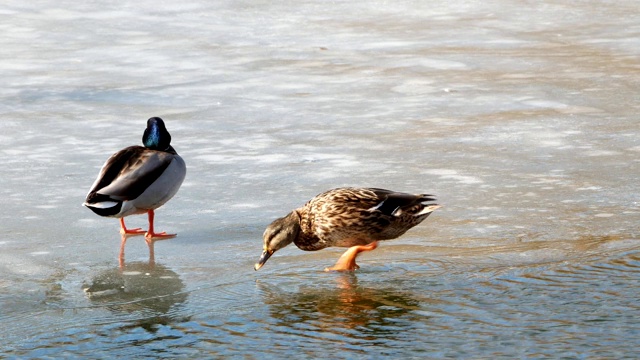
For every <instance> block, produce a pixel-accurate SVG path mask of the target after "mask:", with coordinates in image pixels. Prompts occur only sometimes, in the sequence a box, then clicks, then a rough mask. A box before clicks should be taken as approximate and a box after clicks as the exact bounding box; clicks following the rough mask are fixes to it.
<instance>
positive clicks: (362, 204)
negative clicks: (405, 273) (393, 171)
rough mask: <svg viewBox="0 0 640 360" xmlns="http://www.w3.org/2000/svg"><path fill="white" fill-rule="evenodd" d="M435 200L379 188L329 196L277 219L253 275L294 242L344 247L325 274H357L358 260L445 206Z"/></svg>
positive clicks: (310, 247) (269, 228)
mask: <svg viewBox="0 0 640 360" xmlns="http://www.w3.org/2000/svg"><path fill="white" fill-rule="evenodd" d="M433 201H435V197H434V195H428V194H419V195H414V194H408V193H403V192H397V191H392V190H386V189H380V188H356V187H341V188H335V189H331V190H328V191H325V192H323V193H321V194H318V195H317V196H315V197H314V198H312V199H311V200H309V201H308V202H307V203H306V204H304V205H303V206H302V207H300V208H297V209H295V210H293V211H291V212H290V213H289V214H287V215H286V216H284V217H281V218H278V219H276V220H274V221H273V222H272V223H271V224H269V225H268V226H267V228H266V229H265V231H264V234H263V251H262V254H261V256H260V259H259V260H258V262H257V263H256V264H255V265H254V270H256V271H257V270H259V269H260V268H262V267H263V266H264V264H265V263H266V262H267V260H268V259H269V258H271V256H272V255H273V254H274V253H275V252H276V251H278V250H280V249H282V248H284V247H285V246H287V245H289V244H291V243H294V244H295V245H296V246H297V247H298V248H299V249H301V250H305V251H316V250H321V249H324V248H327V247H346V248H348V249H347V250H346V251H345V252H344V254H342V256H341V257H340V258H339V259H338V261H337V262H336V264H335V265H334V266H332V267H328V268H326V269H325V271H354V270H356V269H358V268H359V267H360V266H359V265H358V264H356V258H357V256H358V254H359V253H361V252H363V251H371V250H374V249H375V248H376V247H377V246H378V241H381V240H391V239H396V238H398V237H400V236H402V235H403V234H404V233H405V232H406V231H407V230H409V229H411V228H412V227H414V226H416V225H418V224H420V223H421V222H422V221H424V220H425V219H426V218H427V217H428V216H429V215H431V213H432V212H433V211H434V210H436V209H438V208H440V207H441V206H440V205H438V204H435V203H432V202H433Z"/></svg>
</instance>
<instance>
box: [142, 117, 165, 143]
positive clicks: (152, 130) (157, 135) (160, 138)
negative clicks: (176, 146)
mask: <svg viewBox="0 0 640 360" xmlns="http://www.w3.org/2000/svg"><path fill="white" fill-rule="evenodd" d="M142 144H144V146H145V147H146V148H149V149H151V150H166V149H168V148H169V146H170V145H171V135H170V134H169V132H168V131H167V128H166V127H165V126H164V121H162V119H160V118H159V117H152V118H150V119H149V120H147V128H146V129H145V130H144V134H143V135H142Z"/></svg>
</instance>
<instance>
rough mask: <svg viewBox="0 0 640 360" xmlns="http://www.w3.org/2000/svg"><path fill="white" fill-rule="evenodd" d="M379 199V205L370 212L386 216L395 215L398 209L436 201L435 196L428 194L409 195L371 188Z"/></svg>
mask: <svg viewBox="0 0 640 360" xmlns="http://www.w3.org/2000/svg"><path fill="white" fill-rule="evenodd" d="M368 190H370V191H372V192H373V193H374V194H375V196H376V197H377V199H376V201H377V204H376V205H375V206H374V207H372V208H371V209H370V210H378V211H380V212H382V213H383V214H385V215H389V216H391V215H395V213H396V211H397V210H398V209H406V208H409V207H412V206H415V205H417V204H421V203H423V202H425V201H434V200H435V198H434V197H433V195H428V194H420V195H414V194H407V193H401V192H396V191H391V190H386V189H379V188H370V189H368Z"/></svg>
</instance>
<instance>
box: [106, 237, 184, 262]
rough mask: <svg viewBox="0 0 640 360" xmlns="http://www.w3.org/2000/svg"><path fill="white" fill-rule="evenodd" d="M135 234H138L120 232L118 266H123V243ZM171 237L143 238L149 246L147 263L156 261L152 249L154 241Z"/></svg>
mask: <svg viewBox="0 0 640 360" xmlns="http://www.w3.org/2000/svg"><path fill="white" fill-rule="evenodd" d="M136 235H139V234H121V236H120V252H119V253H118V263H119V264H120V268H123V267H124V249H125V245H126V244H127V240H128V239H129V238H130V237H135V236H136ZM174 237H175V236H174ZM171 238H172V237H163V238H145V242H146V243H147V247H149V265H150V266H153V265H154V264H155V262H156V255H155V250H154V248H155V243H156V241H161V240H168V239H171Z"/></svg>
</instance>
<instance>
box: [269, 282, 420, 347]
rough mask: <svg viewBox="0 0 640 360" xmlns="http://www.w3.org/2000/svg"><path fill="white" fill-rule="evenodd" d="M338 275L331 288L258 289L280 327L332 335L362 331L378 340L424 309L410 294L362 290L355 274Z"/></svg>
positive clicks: (271, 287)
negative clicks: (314, 329)
mask: <svg viewBox="0 0 640 360" xmlns="http://www.w3.org/2000/svg"><path fill="white" fill-rule="evenodd" d="M332 275H333V274H332ZM335 275H336V277H335V281H334V283H333V284H332V286H330V287H326V286H325V287H305V288H300V290H299V291H298V292H297V293H292V292H290V291H283V290H281V289H278V288H277V286H271V285H267V284H263V283H258V288H259V290H260V292H261V294H262V296H263V300H264V302H265V304H267V305H268V306H269V310H270V314H271V317H272V318H273V319H275V320H276V321H277V322H278V323H279V324H282V325H286V326H292V325H295V324H296V323H304V324H305V325H306V326H308V325H312V326H319V327H320V328H321V329H322V330H323V331H329V332H333V331H336V330H338V331H339V330H340V329H356V328H358V329H360V330H362V331H363V332H364V333H365V334H368V335H371V336H374V337H376V336H379V335H389V334H393V333H397V332H399V331H400V330H398V325H399V324H398V319H399V318H401V317H402V316H405V315H408V314H409V313H410V312H411V311H413V310H418V309H419V308H420V307H419V305H420V303H419V301H417V300H415V299H413V298H412V297H411V296H409V295H407V294H406V293H401V292H399V291H397V290H395V289H389V288H386V289H371V288H366V287H362V286H359V285H358V278H357V276H356V275H355V274H353V273H340V274H335Z"/></svg>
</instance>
